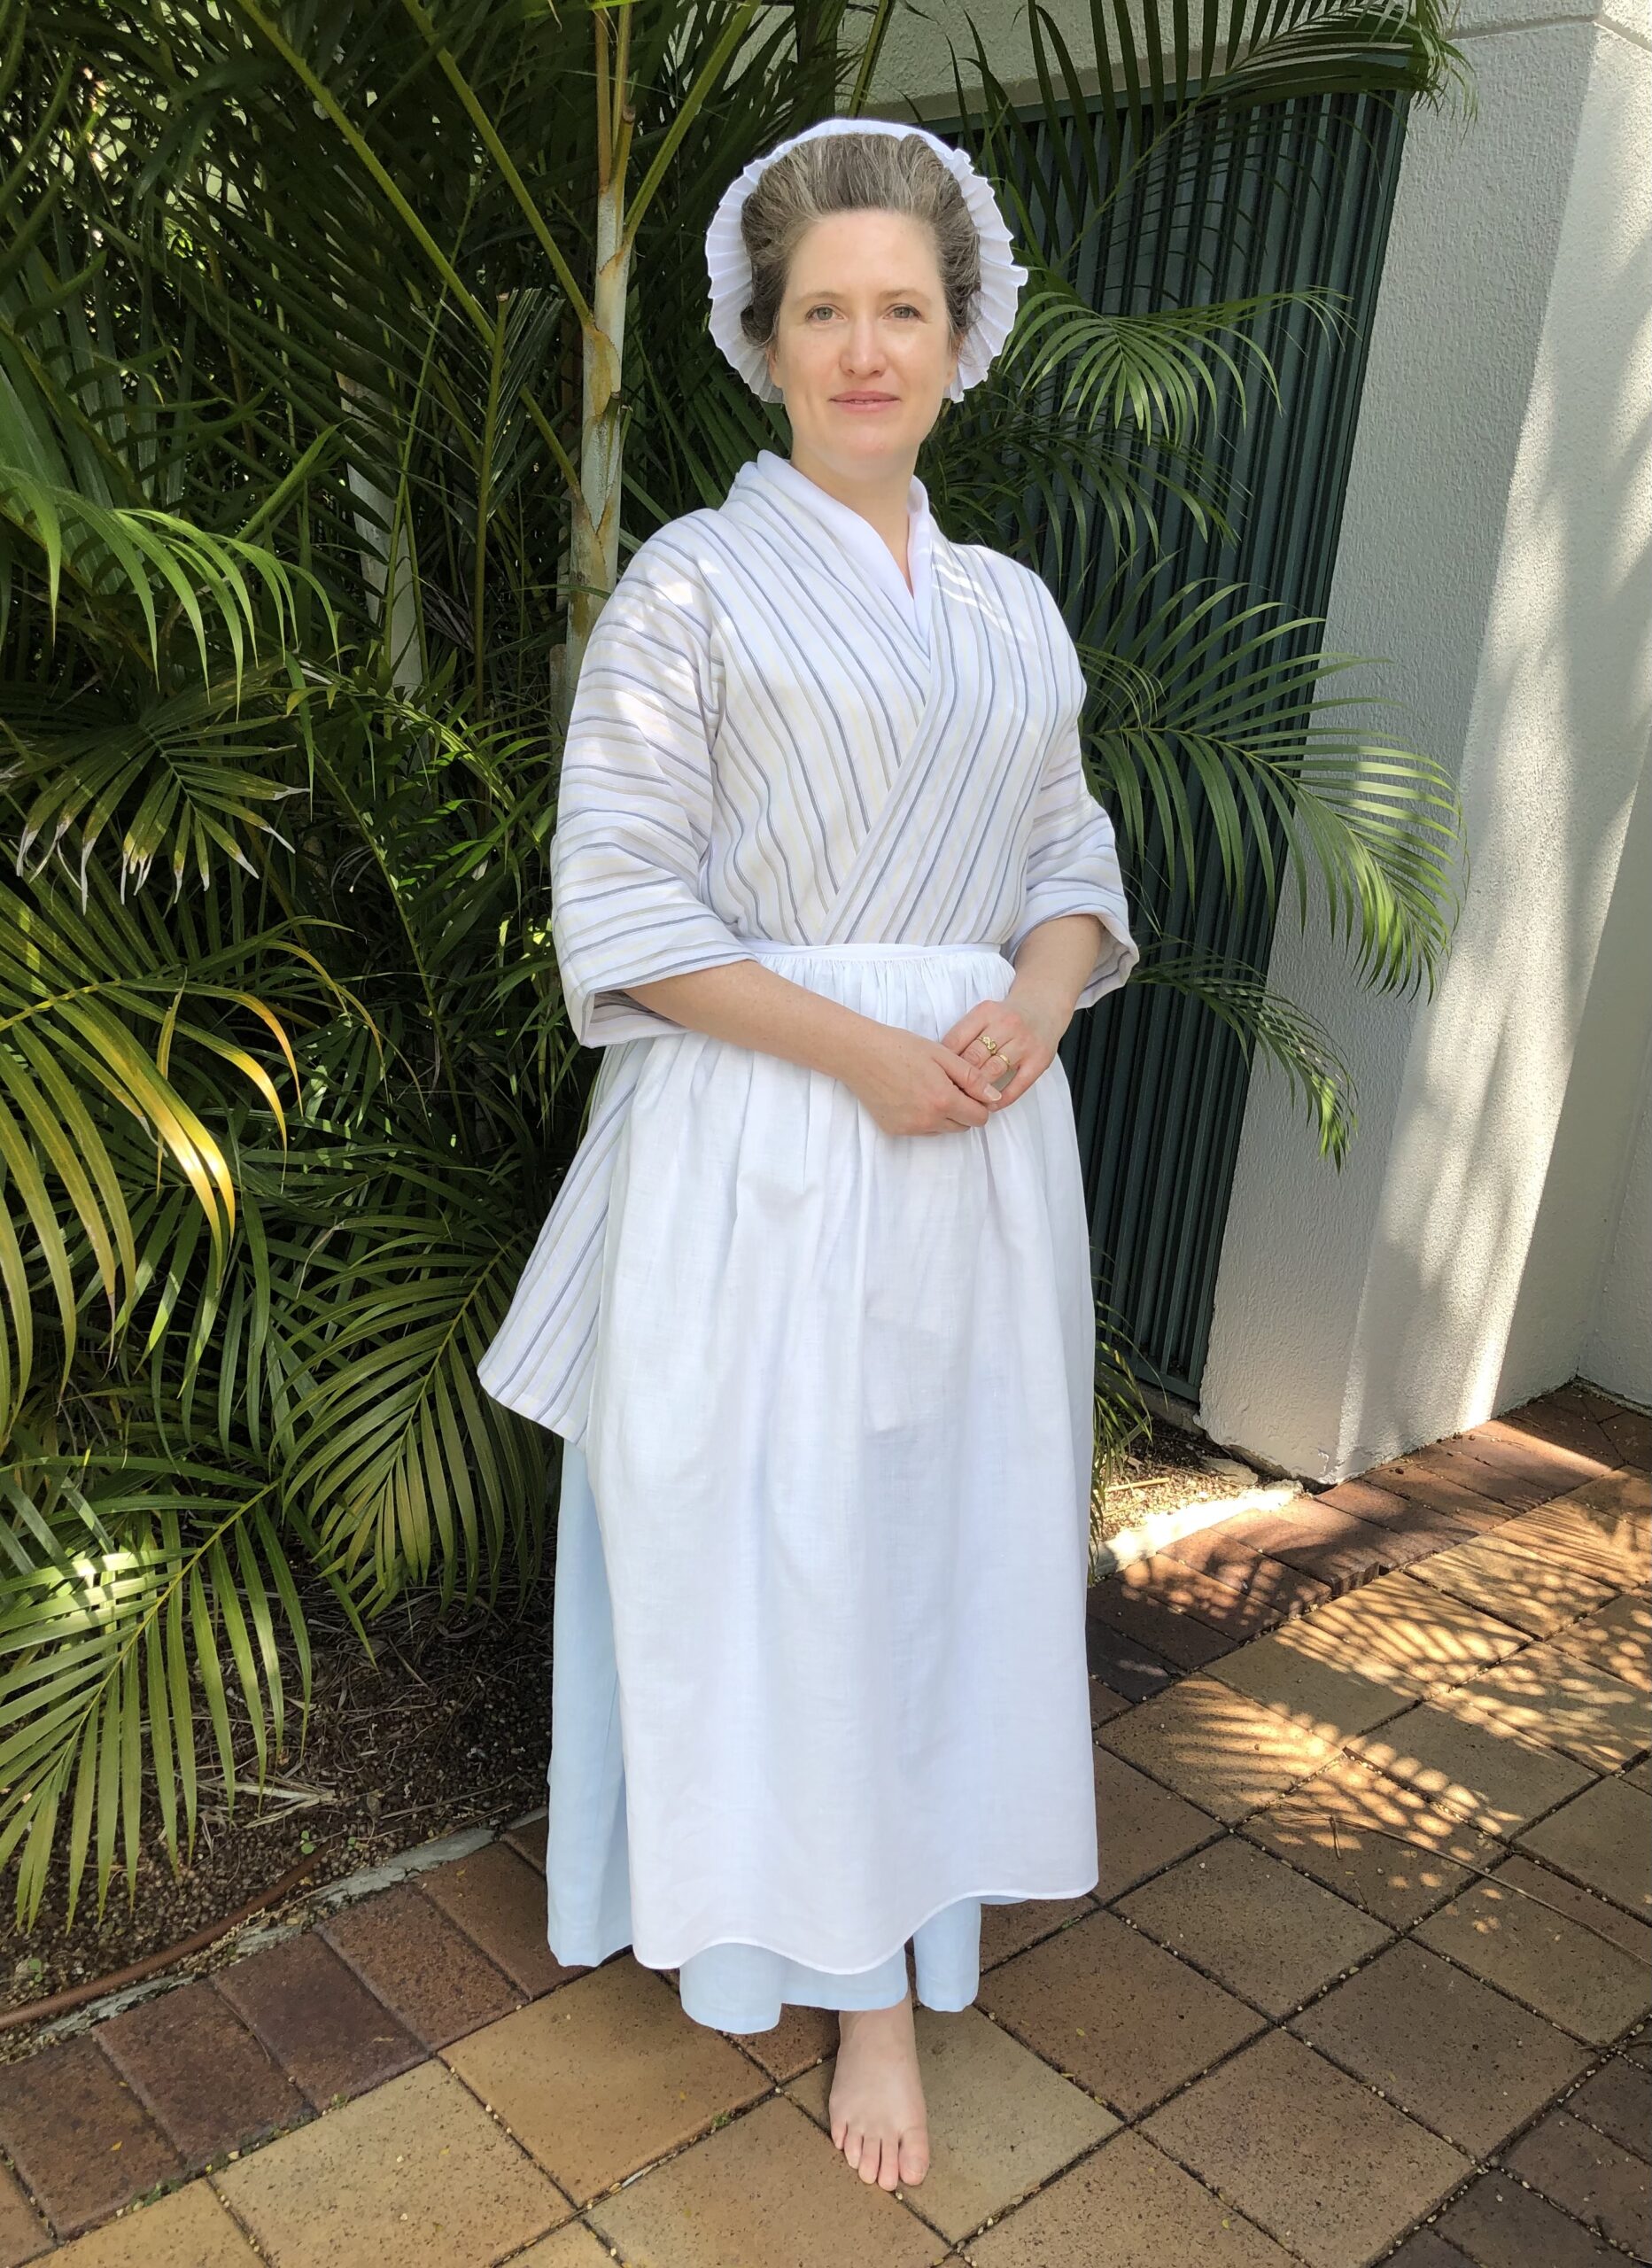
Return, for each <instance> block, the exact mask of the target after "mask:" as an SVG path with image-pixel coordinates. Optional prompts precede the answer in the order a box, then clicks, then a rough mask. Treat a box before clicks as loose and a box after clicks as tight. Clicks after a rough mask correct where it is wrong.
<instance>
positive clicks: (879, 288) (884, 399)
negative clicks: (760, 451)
mask: <svg viewBox="0 0 1652 2268" xmlns="http://www.w3.org/2000/svg"><path fill="white" fill-rule="evenodd" d="M957 369H958V356H957V355H956V353H954V352H953V350H952V348H951V346H950V344H949V343H948V333H947V313H946V298H945V294H944V293H943V291H942V288H941V268H940V262H939V260H938V259H937V257H936V254H935V238H934V237H933V235H932V234H931V232H930V230H929V229H927V227H926V226H925V225H924V223H923V222H922V221H914V220H913V219H912V218H911V215H910V214H904V213H886V212H882V211H865V210H863V211H859V212H854V213H834V214H829V215H828V216H827V217H826V219H825V220H823V221H815V222H814V223H813V225H812V226H811V227H810V228H809V229H806V230H805V231H804V233H803V237H802V239H801V240H800V242H799V244H798V245H797V249H796V251H795V252H794V253H793V255H792V262H791V268H790V270H789V272H788V274H787V279H786V296H785V298H784V299H782V300H781V302H780V310H779V320H778V322H777V323H776V327H775V343H774V345H773V346H771V347H770V349H769V370H770V374H771V376H772V377H773V379H774V381H775V383H776V384H778V385H779V389H780V391H781V392H782V393H783V394H784V396H785V397H786V410H787V416H788V417H789V418H790V420H791V426H792V440H793V453H794V454H795V455H803V456H805V457H813V458H814V459H816V460H818V461H819V462H823V463H825V464H827V465H830V466H832V467H833V468H834V469H835V470H839V471H841V472H842V473H843V474H844V475H845V476H846V477H847V478H850V479H854V478H865V476H866V475H867V474H868V473H870V472H873V471H876V470H879V469H881V468H887V469H888V470H889V471H890V472H891V473H898V472H900V471H902V470H905V471H907V472H910V471H911V467H912V466H913V465H914V464H915V463H916V462H917V458H918V450H919V444H920V443H921V442H922V440H923V439H924V437H925V435H926V434H927V432H928V431H929V429H930V427H931V426H932V425H933V424H934V423H935V419H936V417H937V416H939V415H940V412H941V404H942V400H944V399H945V397H946V392H947V388H948V387H949V385H950V384H951V382H952V378H953V376H954V373H955V372H956V370H957Z"/></svg>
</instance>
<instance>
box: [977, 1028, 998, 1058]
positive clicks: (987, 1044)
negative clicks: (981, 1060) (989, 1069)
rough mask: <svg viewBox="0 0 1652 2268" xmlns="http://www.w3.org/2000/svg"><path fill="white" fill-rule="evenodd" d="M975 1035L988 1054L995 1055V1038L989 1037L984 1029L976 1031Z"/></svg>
mask: <svg viewBox="0 0 1652 2268" xmlns="http://www.w3.org/2000/svg"><path fill="white" fill-rule="evenodd" d="M975 1037H977V1039H979V1040H980V1042H981V1045H982V1046H983V1047H984V1048H985V1049H986V1051H987V1052H988V1054H989V1055H996V1054H997V1052H998V1043H997V1040H996V1039H991V1038H989V1037H988V1035H987V1034H986V1033H985V1032H984V1031H982V1032H977V1033H976V1035H975Z"/></svg>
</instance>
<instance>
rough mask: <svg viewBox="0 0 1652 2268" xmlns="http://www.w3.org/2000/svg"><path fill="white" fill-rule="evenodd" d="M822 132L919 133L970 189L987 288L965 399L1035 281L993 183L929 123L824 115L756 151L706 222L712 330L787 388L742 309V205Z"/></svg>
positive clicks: (771, 395) (756, 385)
mask: <svg viewBox="0 0 1652 2268" xmlns="http://www.w3.org/2000/svg"><path fill="white" fill-rule="evenodd" d="M818 134H916V135H917V136H919V139H920V140H921V141H924V142H927V144H929V147H930V148H931V149H932V150H933V151H935V155H936V157H938V158H939V159H942V162H943V163H944V164H945V166H946V167H947V169H948V171H949V172H950V174H951V175H952V176H953V178H954V179H955V180H956V181H957V183H958V187H959V188H960V189H961V190H963V192H964V201H965V203H966V205H967V206H969V210H970V216H971V218H972V219H973V221H974V223H975V233H976V235H977V236H978V237H980V239H981V290H980V291H979V293H978V294H977V296H976V300H975V318H974V321H973V322H972V323H971V325H970V327H969V330H967V332H966V334H965V338H964V343H963V345H962V346H960V347H959V349H958V376H957V377H956V378H955V379H954V380H953V382H952V384H950V386H949V387H948V388H947V394H948V397H949V399H950V400H953V401H962V400H963V399H964V394H965V391H966V388H967V387H970V386H973V385H978V384H980V382H981V379H982V378H984V377H986V375H987V373H988V371H989V369H991V368H992V360H993V357H994V355H995V354H997V352H998V349H999V348H1000V347H1001V346H1003V344H1004V340H1005V339H1006V338H1008V337H1009V335H1010V325H1011V323H1012V322H1013V321H1014V318H1015V302H1016V300H1017V299H1019V298H1020V290H1021V286H1022V284H1023V283H1026V281H1027V273H1028V271H1027V270H1026V268H1021V267H1019V266H1018V265H1017V263H1016V262H1015V260H1012V258H1011V241H1010V232H1009V229H1007V228H1006V227H1005V226H1004V215H1003V214H1002V213H1001V212H1000V211H999V210H998V201H997V198H996V197H994V195H993V193H992V189H991V185H990V183H988V182H987V181H985V180H984V179H983V178H982V177H981V175H980V174H978V173H977V172H976V170H975V168H974V167H973V165H971V163H970V161H969V159H968V158H967V157H966V155H965V153H964V151H962V150H955V149H954V148H953V147H952V145H951V144H950V143H949V142H942V140H941V138H940V136H938V135H935V134H931V133H930V132H929V131H928V130H927V128H925V127H921V126H903V125H900V124H898V123H897V122H896V121H895V120H891V119H881V118H823V119H821V120H819V122H818V124H817V125H814V126H808V127H805V128H803V132H802V133H801V134H794V135H791V136H788V138H787V140H786V141H784V142H777V143H776V144H775V145H774V147H773V149H772V150H768V151H764V154H763V156H762V157H760V158H754V159H752V161H751V163H750V164H749V165H748V167H746V170H745V172H744V173H743V174H741V175H740V177H739V178H738V180H736V181H733V182H731V183H729V186H728V187H727V189H725V190H724V192H723V196H722V198H721V201H720V202H719V204H718V206H717V211H716V213H715V214H713V216H712V220H711V225H710V228H709V229H707V230H706V270H707V273H708V275H709V276H710V279H711V336H712V338H715V339H716V341H717V345H718V346H720V347H721V348H722V350H723V352H724V353H725V355H726V356H727V357H728V359H729V361H731V362H732V363H733V366H734V368H735V369H737V370H738V371H739V372H740V375H741V377H742V378H744V379H745V381H746V384H748V386H749V387H750V388H751V390H752V392H754V393H755V394H756V396H757V397H758V399H759V400H762V401H779V400H782V399H783V397H782V394H781V392H780V389H779V386H777V385H776V384H774V382H773V380H772V378H771V377H770V376H769V366H768V362H767V361H766V359H765V357H764V352H763V349H762V348H761V347H760V346H753V345H752V343H751V341H750V340H749V339H748V338H747V337H746V335H745V333H744V332H743V331H742V330H741V327H740V318H741V310H742V309H743V308H744V307H747V306H748V304H749V302H750V299H751V262H750V261H749V260H748V259H747V257H746V244H745V239H744V237H742V236H741V230H740V214H741V206H743V205H744V204H745V202H746V199H747V198H748V196H749V195H750V193H751V191H752V190H753V188H754V187H755V186H756V183H757V180H758V178H759V176H760V175H763V174H764V172H766V170H767V169H768V167H770V166H772V164H773V163H774V161H775V159H777V158H783V157H784V156H785V154H786V152H787V151H788V150H793V149H795V148H796V146H797V144H799V143H800V142H809V141H812V140H813V138H814V137H815V136H816V135H818Z"/></svg>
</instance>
